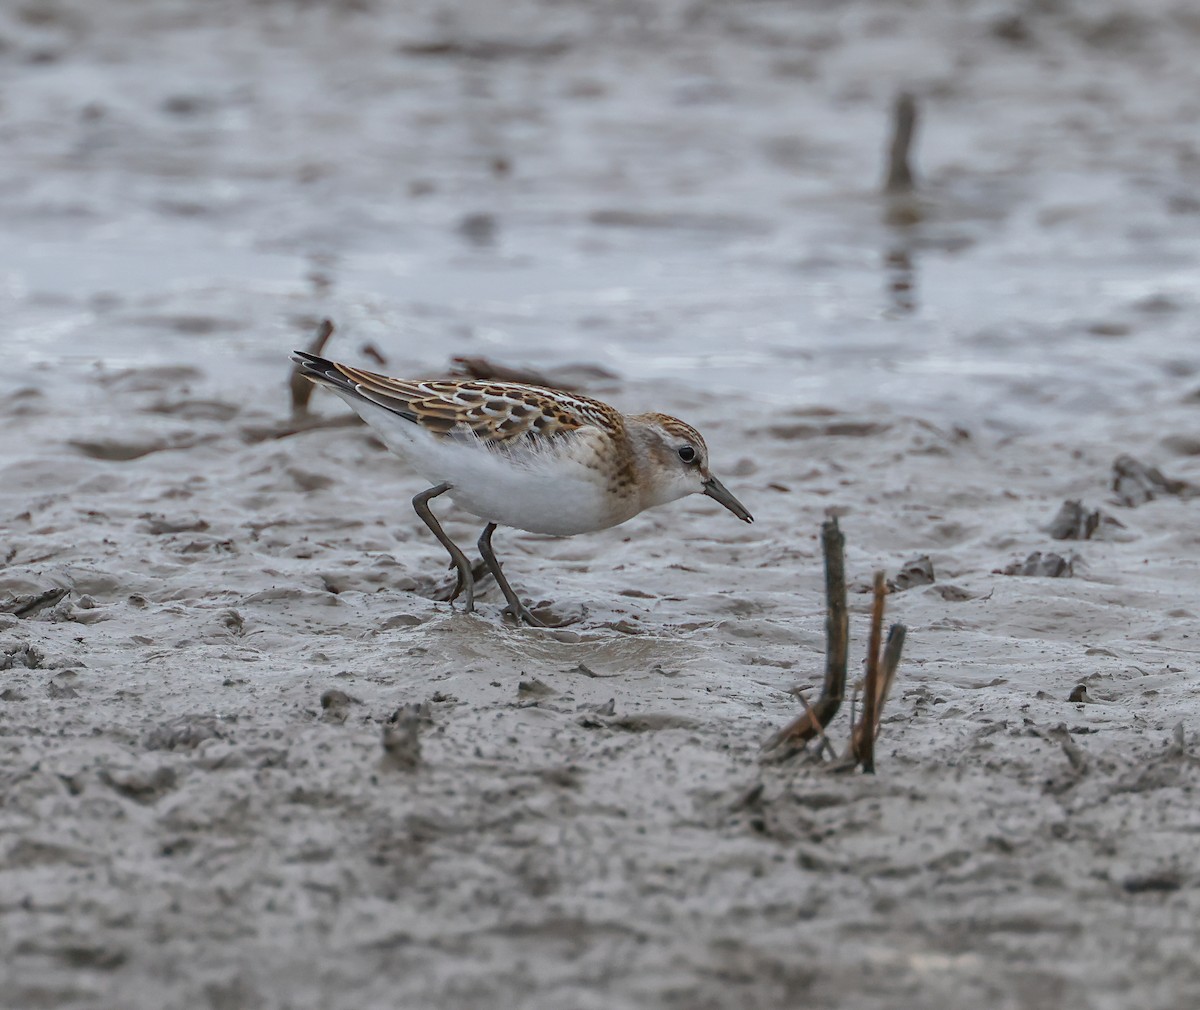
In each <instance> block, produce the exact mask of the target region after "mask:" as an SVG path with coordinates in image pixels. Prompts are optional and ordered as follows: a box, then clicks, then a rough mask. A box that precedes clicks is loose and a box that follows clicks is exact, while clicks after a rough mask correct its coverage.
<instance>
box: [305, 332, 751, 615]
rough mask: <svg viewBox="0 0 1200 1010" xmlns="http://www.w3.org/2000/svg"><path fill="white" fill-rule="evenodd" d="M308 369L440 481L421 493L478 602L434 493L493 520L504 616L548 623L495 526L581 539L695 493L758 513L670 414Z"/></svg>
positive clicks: (338, 367)
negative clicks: (502, 553)
mask: <svg viewBox="0 0 1200 1010" xmlns="http://www.w3.org/2000/svg"><path fill="white" fill-rule="evenodd" d="M292 360H293V361H295V362H296V363H297V364H298V365H299V366H300V373H301V374H302V375H304V376H306V377H307V378H309V379H311V380H312V381H313V382H316V383H319V384H321V385H324V386H327V387H329V388H330V389H332V390H333V391H334V392H335V393H337V394H338V396H340V397H341V398H342V399H343V400H345V401H346V402H347V403H348V404H350V406H351V407H353V408H354V409H355V410H356V411H357V412H358V414H359V416H361V417H362V419H363V420H364V421H366V422H367V424H369V425H370V426H371V427H372V428H373V429H375V431H376V432H377V433H378V434H379V436H380V438H382V439H383V441H384V442H385V443H386V445H387V446H388V448H389V449H391V450H392V451H393V452H394V453H396V455H398V456H401V457H402V458H404V459H406V460H408V461H409V462H410V463H411V464H412V466H413V468H414V469H416V470H417V472H418V473H421V474H423V475H424V476H425V477H426V478H427V479H428V480H431V481H433V485H432V486H431V487H430V488H429V489H428V490H425V491H422V492H421V493H420V494H419V495H417V496H416V497H415V498H413V508H414V509H415V510H416V513H417V515H419V516H420V517H421V519H422V520H423V521H424V522H425V525H426V526H428V527H429V528H430V530H432V532H433V535H434V536H435V537H437V538H438V540H439V541H440V542H441V544H442V546H443V547H445V548H446V550H447V551H448V552H449V554H450V558H451V560H452V561H453V562H454V566H455V567H456V568H457V569H458V584H457V585H456V586H455V589H454V593H453V595H452V596H451V597H450V598H451V600H453V599H455V598H456V597H457V596H458V595H459V594H460V593H465V595H466V605H465V609H466V610H467V611H468V612H469V611H471V610H474V609H475V584H474V580H473V578H472V576H471V565H470V563H469V562H468V561H467V557H466V555H465V554H463V552H462V551H461V550H460V549H459V547H458V545H457V544H455V543H454V541H453V540H451V539H450V538H449V537H448V536H447V535H446V533H445V531H444V530H443V529H442V527H441V524H440V523H439V522H438V521H437V519H436V518H435V517H434V515H433V512H431V511H430V508H429V501H430V499H432V498H436V497H437V496H438V495H440V494H449V495H450V497H451V498H452V499H453V500H454V502H455V504H456V505H458V506H459V507H460V508H462V509H464V510H465V511H467V512H470V513H471V515H474V516H478V517H479V518H480V519H482V520H484V522H485V523H486V524H487V525H486V526H484V528H483V533H482V534H481V535H480V537H479V553H480V554H481V555H482V556H483V560H484V563H485V564H486V565H487V567H488V569H489V570H490V571H491V573H492V575H493V576H494V577H495V579H496V582H497V584H498V585H499V586H500V591H501V592H502V593H504V598H505V600H507V601H508V603H507V606H506V607H505V608H504V612H505V613H507V614H510V615H511V616H512V617H513V618H514V619H516V620H523V621H525V622H526V623H528V624H533V625H537V624H540V623H541V622H539V621H538V620H537V618H535V617H534V616H533V615H532V614H531V613H530V612H529V611H528V609H527V608H526V607H525V606H524V605H523V604H522V603H521V600H520V598H519V597H518V596H517V594H516V593H515V592H513V589H512V587H511V586H510V585H509V584H508V580H507V579H506V578H505V577H504V573H503V572H502V571H501V569H500V562H499V561H497V560H496V554H495V552H494V551H493V550H492V534H493V533H494V532H495V530H496V527H497V526H513V527H515V528H516V529H519V530H528V531H529V532H530V533H548V534H550V535H553V536H574V535H575V534H577V533H590V532H591V531H593V530H603V529H607V528H608V527H610V526H616V525H618V524H619V523H623V522H625V520H626V519H632V518H633V517H634V516H635V515H637V514H638V513H639V512H641V511H643V510H645V509H648V508H653V507H654V506H655V505H665V504H666V503H667V502H671V501H675V499H677V498H683V497H684V496H686V495H690V494H706V495H708V496H709V497H710V498H715V499H716V500H717V501H719V502H720V503H721V504H722V505H724V506H725V507H726V508H727V509H729V511H730V512H732V513H733V514H734V515H735V516H737V517H738V518H739V519H742V520H744V521H745V522H748V523H749V522H753V521H754V517H753V516H751V515H750V513H749V512H748V511H747V510H746V507H745V506H744V505H743V504H742V503H741V502H740V501H738V500H737V499H736V498H735V497H734V496H733V495H732V494H731V493H730V492H729V490H728V489H727V488H726V487H725V485H724V484H722V483H721V482H720V481H719V480H717V478H716V477H714V476H713V475H712V474H711V473H710V472H709V470H708V447H707V446H706V445H705V444H704V439H703V438H701V437H700V433H699V432H698V431H696V429H695V428H693V427H691V425H688V424H684V423H683V422H682V421H680V420H678V419H677V418H674V417H668V416H667V415H666V414H633V415H626V414H622V413H620V412H619V411H617V410H615V409H614V408H613V407H610V406H609V405H608V404H606V403H601V402H600V401H599V400H593V399H590V398H589V397H586V396H576V395H575V394H573V393H565V392H563V391H562V390H558V389H544V388H542V387H541V386H527V385H523V384H521V383H516V382H490V381H485V380H462V381H458V380H440V379H435V380H428V381H420V380H415V379H392V378H388V377H387V376H386V375H379V374H377V373H375V372H367V371H364V370H363V369H361V368H354V367H353V366H351V365H343V364H339V363H338V362H336V361H329V360H327V359H326V358H321V357H318V356H317V355H315V354H308V353H307V352H305V351H296V352H295V353H293V355H292Z"/></svg>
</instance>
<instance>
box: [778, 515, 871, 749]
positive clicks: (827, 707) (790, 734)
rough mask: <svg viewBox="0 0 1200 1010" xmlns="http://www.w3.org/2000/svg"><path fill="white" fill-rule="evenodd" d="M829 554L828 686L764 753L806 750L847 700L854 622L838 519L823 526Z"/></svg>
mask: <svg viewBox="0 0 1200 1010" xmlns="http://www.w3.org/2000/svg"><path fill="white" fill-rule="evenodd" d="M821 548H822V550H823V551H824V553H825V683H824V684H823V685H822V687H821V696H820V697H819V698H818V699H817V702H816V704H815V705H809V704H808V702H807V701H804V707H805V712H804V714H803V715H802V716H800V717H799V718H797V719H794V720H793V721H792V722H790V723H788V724H787V725H786V726H784V727H783V729H781V730H780V731H779V732H778V733H776V734H775V735H774V736H772V737H771V739H770V740H768V741H767V742H766V744H765V746H764V750H768V751H769V750H773V749H774V748H776V747H778V746H780V745H781V744H784V743H787V744H789V745H791V746H792V747H793V748H798V747H802V746H803V745H804V744H805V743H807V742H808V741H809V740H811V739H812V738H813V737H814V736H818V735H820V736H822V737H823V736H824V730H823V729H822V727H824V726H828V725H829V723H830V721H831V720H832V719H833V717H834V716H835V715H837V713H838V709H839V708H841V706H842V700H843V699H844V698H845V697H846V657H847V654H848V652H849V648H850V619H849V616H848V612H847V608H846V538H845V536H843V534H842V531H841V530H840V529H839V528H838V521H837V519H836V518H832V519H826V520H825V522H824V523H822V524H821ZM801 700H802V701H803V700H804V699H803V698H802V699H801Z"/></svg>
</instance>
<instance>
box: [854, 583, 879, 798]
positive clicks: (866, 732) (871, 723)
mask: <svg viewBox="0 0 1200 1010" xmlns="http://www.w3.org/2000/svg"><path fill="white" fill-rule="evenodd" d="M886 578H887V576H886V575H885V574H884V573H883V572H876V573H875V592H874V598H873V599H872V601H871V639H870V643H869V644H868V645H867V676H866V681H865V683H864V684H863V713H862V720H861V721H860V722H859V724H858V726H856V727H855V729H854V733H853V735H852V736H851V738H850V748H851V753H852V754H853V755H854V757H855V758H857V759H858V761H859V762H860V763H861V764H862V769H863V771H864V772H866V773H867V774H868V775H874V774H875V723H876V712H877V710H878V707H879V666H880V653H881V651H882V647H883V603H884V598H885V597H886V596H887V583H886Z"/></svg>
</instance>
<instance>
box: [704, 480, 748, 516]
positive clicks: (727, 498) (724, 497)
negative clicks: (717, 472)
mask: <svg viewBox="0 0 1200 1010" xmlns="http://www.w3.org/2000/svg"><path fill="white" fill-rule="evenodd" d="M704 493H705V494H706V495H708V496H709V497H710V498H712V499H714V500H715V501H719V502H720V503H721V504H722V505H724V506H725V507H726V508H727V509H729V511H730V512H732V513H733V514H734V515H735V516H737V517H738V518H739V519H741V520H742V521H743V522H747V523H752V522H754V516H752V515H751V514H750V511H749V510H748V509H747V508H746V506H745V505H743V504H742V503H741V502H740V501H738V500H737V499H736V498H735V497H734V496H733V494H732V492H730V490H729V488H727V487H726V486H725V485H724V484H722V483H721V482H720V481H719V480H717V478H716V477H709V478H708V480H706V481H705V482H704Z"/></svg>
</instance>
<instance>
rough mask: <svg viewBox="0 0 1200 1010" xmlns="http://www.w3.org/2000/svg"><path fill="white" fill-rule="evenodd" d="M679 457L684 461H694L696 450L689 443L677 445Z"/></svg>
mask: <svg viewBox="0 0 1200 1010" xmlns="http://www.w3.org/2000/svg"><path fill="white" fill-rule="evenodd" d="M679 458H680V459H681V460H683V461H684V462H685V463H695V462H696V450H695V449H693V448H692V447H691V446H690V445H681V446H680V447H679Z"/></svg>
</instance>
